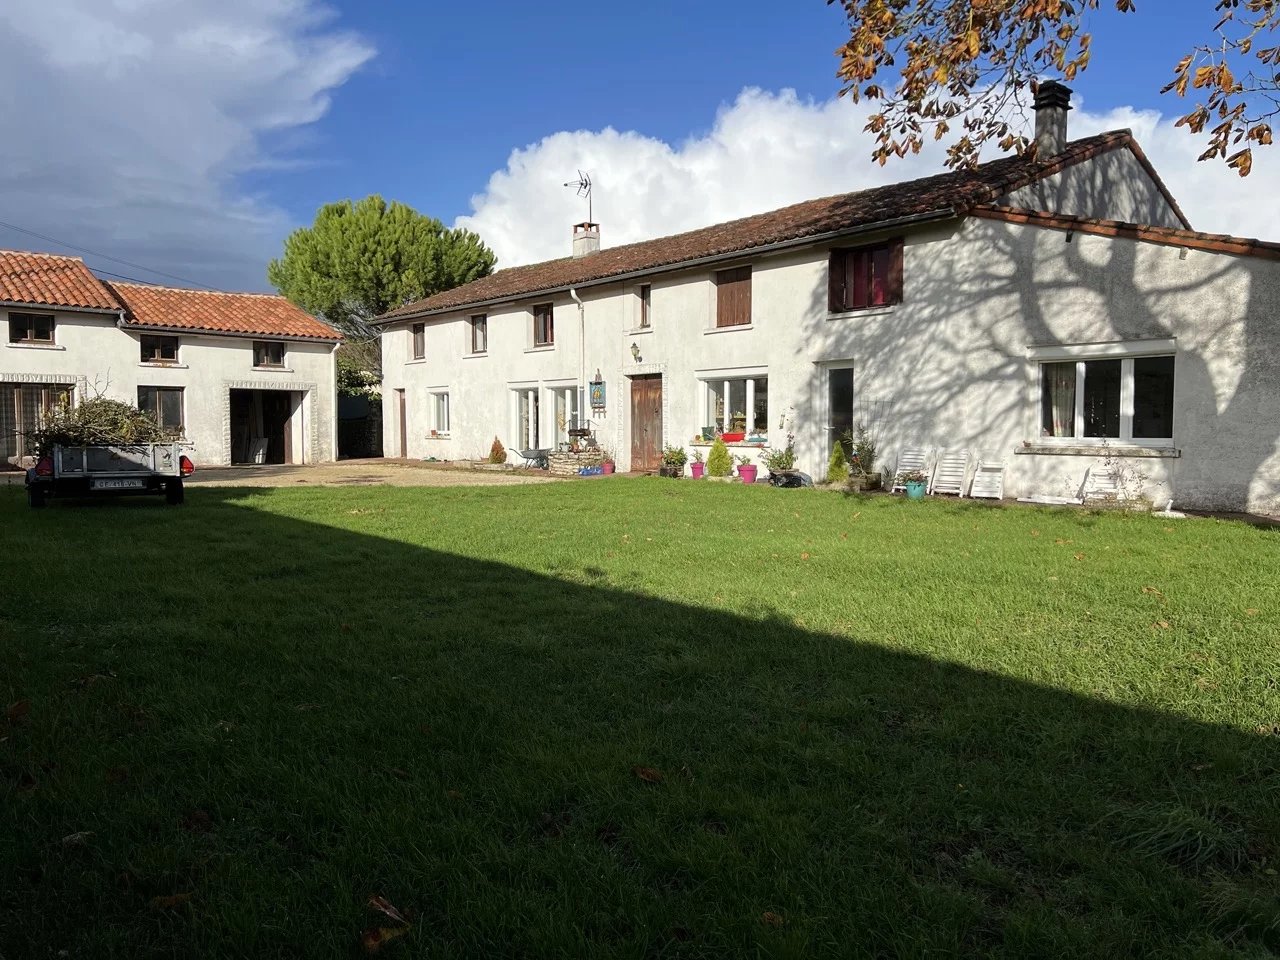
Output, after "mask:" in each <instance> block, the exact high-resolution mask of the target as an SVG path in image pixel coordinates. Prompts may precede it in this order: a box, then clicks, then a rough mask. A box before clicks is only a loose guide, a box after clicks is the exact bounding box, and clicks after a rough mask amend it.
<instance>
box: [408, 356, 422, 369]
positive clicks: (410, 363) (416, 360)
mask: <svg viewBox="0 0 1280 960" xmlns="http://www.w3.org/2000/svg"><path fill="white" fill-rule="evenodd" d="M426 362H427V358H426V357H414V358H413V359H412V360H406V361H405V362H404V365H405V366H406V367H412V366H416V365H417V364H420V363H426Z"/></svg>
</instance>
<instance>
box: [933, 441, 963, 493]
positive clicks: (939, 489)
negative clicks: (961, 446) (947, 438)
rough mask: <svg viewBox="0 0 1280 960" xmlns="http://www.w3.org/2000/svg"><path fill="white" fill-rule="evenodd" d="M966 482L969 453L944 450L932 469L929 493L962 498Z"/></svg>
mask: <svg viewBox="0 0 1280 960" xmlns="http://www.w3.org/2000/svg"><path fill="white" fill-rule="evenodd" d="M968 482H969V451H968V450H944V451H943V452H942V455H941V456H940V457H938V463H937V465H936V466H935V467H934V468H933V480H932V482H931V483H930V484H929V493H931V494H934V493H952V494H955V495H956V496H957V497H963V496H964V488H965V484H967V483H968Z"/></svg>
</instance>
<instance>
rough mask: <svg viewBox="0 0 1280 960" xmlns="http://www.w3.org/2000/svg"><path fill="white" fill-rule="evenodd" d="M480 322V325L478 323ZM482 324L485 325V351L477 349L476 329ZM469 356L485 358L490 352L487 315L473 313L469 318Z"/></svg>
mask: <svg viewBox="0 0 1280 960" xmlns="http://www.w3.org/2000/svg"><path fill="white" fill-rule="evenodd" d="M477 321H479V323H477ZM480 324H483V325H484V349H483V350H477V349H476V329H477V328H478V327H479V325H480ZM466 352H467V355H468V356H472V357H483V356H485V355H486V354H487V353H488V352H489V315H488V314H487V313H473V314H470V315H469V316H468V317H467V351H466Z"/></svg>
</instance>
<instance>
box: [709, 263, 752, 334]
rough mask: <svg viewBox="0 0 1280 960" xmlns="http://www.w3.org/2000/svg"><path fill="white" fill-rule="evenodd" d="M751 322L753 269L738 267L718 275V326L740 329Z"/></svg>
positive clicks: (722, 271)
mask: <svg viewBox="0 0 1280 960" xmlns="http://www.w3.org/2000/svg"><path fill="white" fill-rule="evenodd" d="M750 322H751V268H750V267H738V268H737V269H734V270H721V271H720V272H719V273H717V274H716V326H717V327H738V326H742V325H744V324H748V323H750Z"/></svg>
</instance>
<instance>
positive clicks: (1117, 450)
mask: <svg viewBox="0 0 1280 960" xmlns="http://www.w3.org/2000/svg"><path fill="white" fill-rule="evenodd" d="M1014 453H1016V454H1017V455H1019V456H1032V457H1045V456H1048V457H1105V456H1107V455H1108V454H1110V455H1111V456H1113V457H1130V458H1135V459H1138V458H1144V457H1145V458H1149V459H1155V460H1172V459H1177V458H1178V457H1181V456H1182V451H1181V450H1179V449H1178V448H1177V447H1144V446H1134V445H1132V444H1129V445H1121V444H1106V445H1105V446H1104V445H1103V444H1101V443H1061V444H1059V443H1033V444H1031V445H1030V446H1024V447H1021V448H1019V449H1018V450H1015V451H1014Z"/></svg>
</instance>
